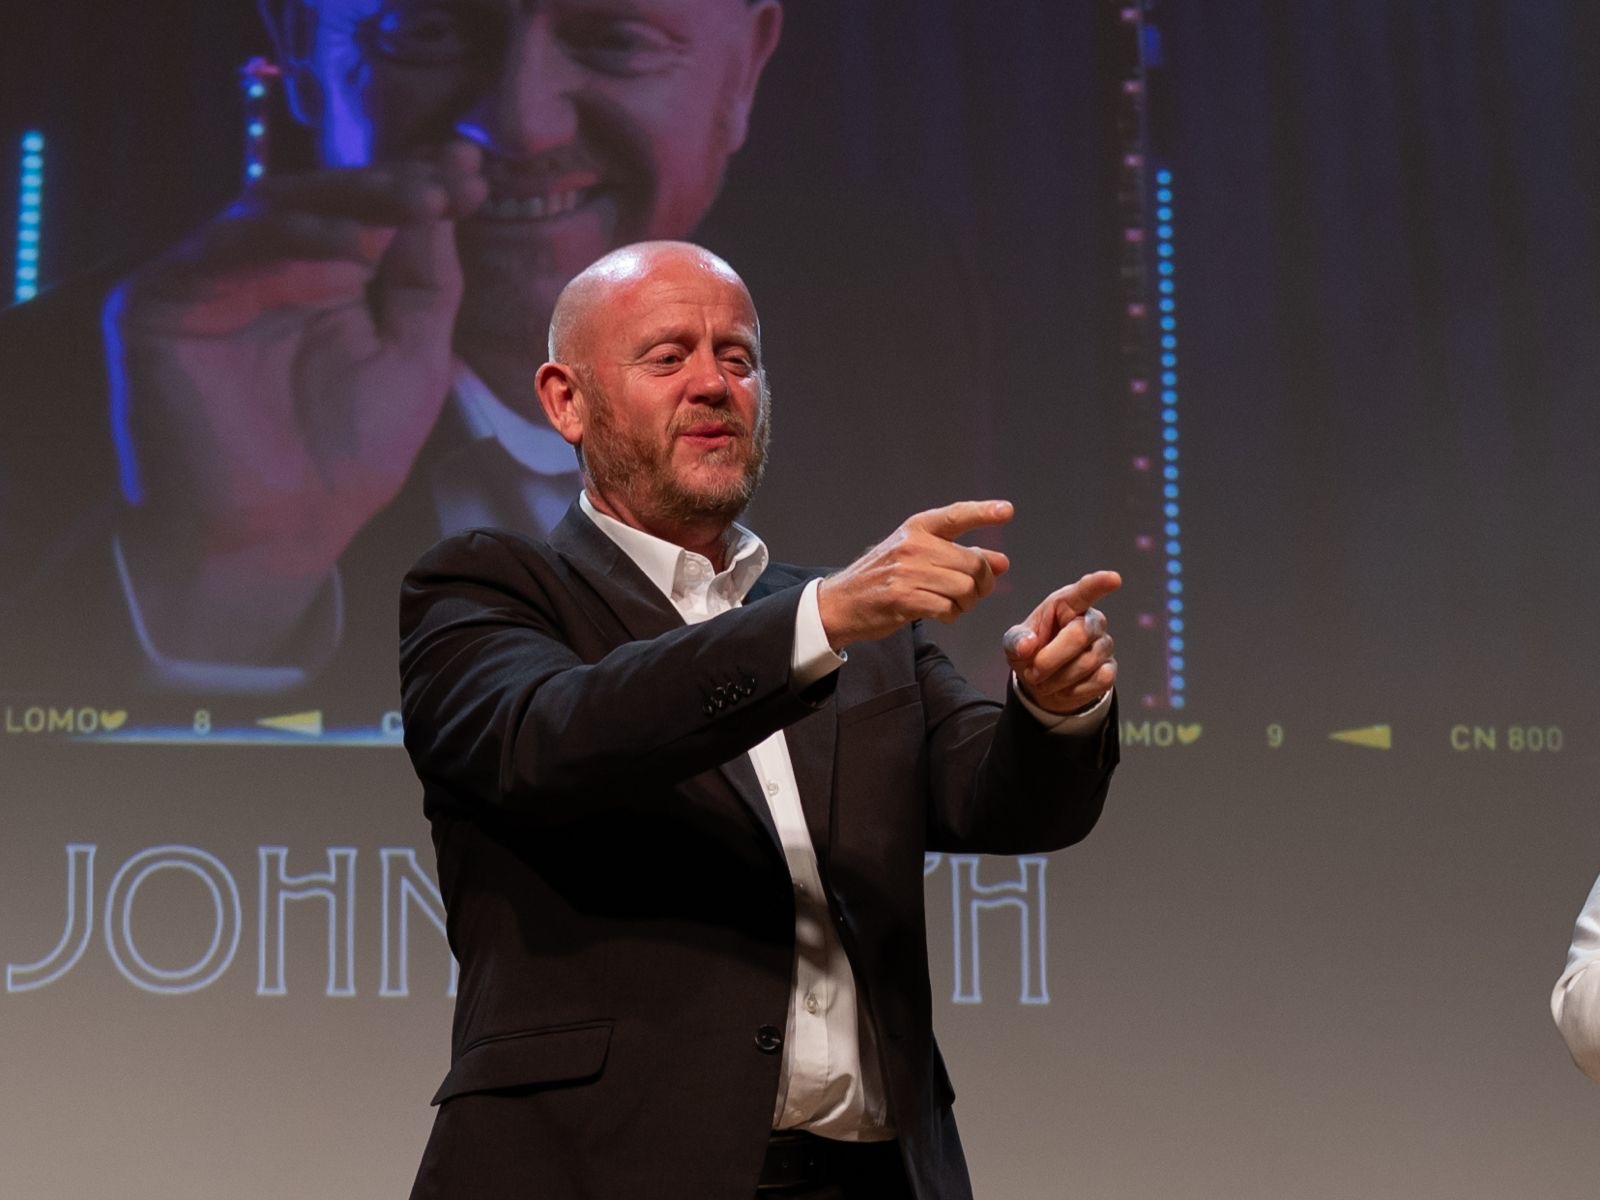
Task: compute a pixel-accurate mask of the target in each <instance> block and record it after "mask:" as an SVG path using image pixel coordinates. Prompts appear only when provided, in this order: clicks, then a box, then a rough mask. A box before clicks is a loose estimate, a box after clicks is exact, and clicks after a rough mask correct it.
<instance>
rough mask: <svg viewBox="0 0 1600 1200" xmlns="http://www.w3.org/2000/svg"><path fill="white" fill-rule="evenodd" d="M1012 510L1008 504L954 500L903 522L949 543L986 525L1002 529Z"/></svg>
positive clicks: (1005, 501) (1002, 501)
mask: <svg viewBox="0 0 1600 1200" xmlns="http://www.w3.org/2000/svg"><path fill="white" fill-rule="evenodd" d="M1013 511H1014V510H1013V509H1012V507H1011V501H1009V500H958V501H956V502H955V503H954V504H946V505H945V506H944V507H943V508H930V509H927V510H926V511H924V512H919V513H917V514H915V515H914V516H911V517H908V518H907V519H906V524H907V525H909V526H911V527H913V528H916V529H921V530H923V531H925V532H927V533H931V534H933V536H934V537H940V538H944V539H945V540H946V541H953V540H954V539H956V538H958V537H960V536H961V535H962V534H963V533H970V532H971V531H972V530H974V529H981V528H983V527H984V526H986V525H1004V524H1005V523H1006V522H1007V521H1009V520H1011V514H1012V512H1013Z"/></svg>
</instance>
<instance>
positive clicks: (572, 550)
mask: <svg viewBox="0 0 1600 1200" xmlns="http://www.w3.org/2000/svg"><path fill="white" fill-rule="evenodd" d="M549 541H550V545H551V546H552V547H553V548H554V549H555V551H556V553H557V554H559V555H560V556H561V558H562V559H563V560H564V561H565V562H566V563H567V565H568V566H569V567H571V569H572V570H573V571H574V572H575V573H576V574H577V575H578V576H579V578H580V579H581V580H582V581H583V583H584V584H586V585H587V587H588V589H589V590H590V591H591V592H593V593H594V595H595V597H596V598H597V599H598V600H599V601H600V603H601V604H602V605H604V607H605V608H606V609H608V610H609V611H610V613H611V615H612V616H613V617H615V618H616V621H617V623H618V624H619V625H620V626H621V628H622V631H623V635H622V636H618V637H617V638H616V643H617V644H618V645H621V644H622V643H623V642H624V641H628V640H632V641H648V640H649V639H651V638H656V637H660V636H661V635H662V634H665V633H670V632H671V631H672V630H674V629H682V628H683V624H684V622H683V618H682V617H681V616H680V615H679V614H678V610H677V609H675V608H673V607H672V602H671V601H670V600H668V599H667V597H665V596H663V595H662V594H661V590H660V589H659V588H657V587H656V585H655V584H653V583H652V582H650V577H649V576H648V575H646V574H645V573H644V572H643V571H641V570H640V569H639V567H638V566H637V565H635V563H634V561H633V560H632V559H631V558H629V557H628V556H627V555H626V554H625V553H624V552H623V550H622V547H620V546H618V545H617V544H616V543H615V542H613V541H612V540H611V539H610V538H608V537H607V536H606V535H605V534H604V533H603V532H601V530H600V529H599V527H598V526H596V525H595V523H594V522H593V521H591V520H590V519H589V518H588V517H587V516H585V515H584V512H583V510H582V509H581V508H580V507H578V504H577V502H576V501H574V502H573V503H572V506H571V507H570V508H568V509H567V515H566V516H564V517H563V518H562V519H561V521H560V523H559V524H558V525H557V526H556V527H555V528H554V529H553V530H551V531H550V538H549ZM763 578H765V577H764V576H763ZM758 582H759V581H758ZM719 770H720V773H721V775H722V777H723V778H724V779H725V780H726V781H727V783H728V786H729V787H731V788H732V789H733V791H734V792H735V793H736V794H737V795H738V797H739V799H740V800H742V801H743V802H744V804H745V807H746V808H748V809H749V810H750V812H751V814H752V815H753V816H754V817H755V818H756V820H757V821H758V822H759V823H760V825H761V827H762V828H763V829H765V830H766V831H767V836H768V837H769V838H771V839H772V844H773V846H774V847H775V848H780V849H781V842H780V841H779V839H778V828H777V826H776V825H775V824H774V823H773V820H772V810H771V808H769V807H768V805H767V798H766V794H765V793H764V792H763V791H762V789H761V783H760V781H759V780H758V779H757V778H756V770H755V767H754V766H753V765H752V764H751V762H750V756H749V755H748V754H739V755H736V756H735V757H733V758H732V759H730V760H729V761H727V762H725V763H723V764H722V766H721V767H720V768H719ZM801 795H802V796H804V792H802V793H801ZM808 819H809V818H808Z"/></svg>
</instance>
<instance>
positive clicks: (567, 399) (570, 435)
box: [533, 362, 585, 446]
mask: <svg viewBox="0 0 1600 1200" xmlns="http://www.w3.org/2000/svg"><path fill="white" fill-rule="evenodd" d="M533 386H534V389H535V390H536V391H537V392H538V393H539V407H540V408H542V409H544V416H545V420H547V421H549V422H550V428H551V429H554V430H555V431H556V432H557V433H559V434H560V435H561V437H562V440H563V441H565V442H566V443H567V444H568V445H569V446H577V445H581V444H582V442H583V418H584V404H585V399H584V395H583V388H582V386H581V385H580V384H579V382H578V377H577V375H576V374H574V373H573V370H572V368H571V367H569V366H567V364H566V363H558V362H547V363H545V364H544V366H542V367H540V368H539V371H538V373H537V374H536V375H534V377H533Z"/></svg>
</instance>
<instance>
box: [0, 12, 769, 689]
mask: <svg viewBox="0 0 1600 1200" xmlns="http://www.w3.org/2000/svg"><path fill="white" fill-rule="evenodd" d="M262 11H263V16H264V17H265V18H266V20H267V23H268V25H269V27H270V29H271V31H272V34H273V40H274V43H275V45H276V47H277V57H278V61H279V65H280V67H281V70H282V77H283V82H284V86H285V90H286V96H287V98H288V100H289V103H290V106H291V108H292V110H293V112H294V113H295V115H296V116H297V117H298V118H299V119H300V120H301V121H302V122H303V123H304V124H305V125H306V126H307V127H308V128H309V129H310V130H311V132H312V134H313V137H314V142H315V145H316V148H317V157H318V159H319V163H318V164H317V165H316V166H315V167H314V168H313V169H309V170H287V171H273V172H270V173H269V174H268V175H267V176H266V177H265V178H264V179H262V180H261V181H260V182H259V183H257V184H256V185H254V186H252V187H250V188H249V189H247V190H246V192H245V193H244V194H243V195H241V196H240V197H239V198H238V200H237V201H236V202H235V203H233V204H232V205H230V206H229V207H228V208H227V209H226V210H225V211H224V212H222V213H220V214H219V215H217V216H216V217H215V218H214V219H212V220H211V221H209V222H207V223H206V224H205V225H203V226H202V227H201V228H200V229H198V230H197V231H196V232H194V233H193V235H192V236H190V237H188V238H187V239H185V240H183V241H182V242H181V243H180V244H178V245H176V246H174V247H171V248H170V249H168V250H166V251H165V252H163V253H160V254H158V255H157V256H156V257H154V258H153V259H150V260H149V261H146V262H144V263H143V264H142V265H139V266H138V267H137V269H135V270H133V271H132V272H131V273H130V274H127V275H125V276H124V277H123V278H121V279H120V280H119V281H118V282H117V283H116V284H115V286H114V287H113V288H112V289H111V291H110V294H109V298H108V299H106V301H105V303H104V309H103V328H104V354H105V363H104V380H105V382H101V381H98V380H96V381H95V382H94V383H92V384H90V385H89V386H86V387H82V388H75V389H66V390H69V391H77V392H80V393H81V392H88V393H91V394H94V393H96V392H98V393H101V394H104V393H106V392H107V391H108V392H109V394H108V395H106V397H105V398H106V401H107V404H108V407H109V415H110V423H111V429H112V434H113V437H112V445H113V446H114V452H115V459H116V461H115V472H116V475H117V482H118V484H119V491H120V498H119V501H118V502H114V503H111V504H108V505H106V506H104V507H103V508H102V509H101V510H99V511H97V512H94V513H89V514H86V515H84V516H83V517H82V518H81V519H79V520H78V521H77V522H76V523H75V526H74V534H73V535H72V536H71V537H69V538H66V539H63V538H61V537H59V536H57V537H54V538H46V537H41V536H39V535H38V534H37V531H36V530H35V532H34V533H32V534H30V532H29V527H30V526H31V524H32V523H31V522H29V521H28V520H27V517H28V515H29V513H28V510H29V508H30V503H31V502H30V500H29V497H28V494H27V493H28V484H29V473H28V470H27V468H26V467H22V468H19V469H18V470H17V471H14V472H11V473H10V474H11V478H12V481H13V487H12V489H11V491H12V492H13V494H12V495H10V496H7V497H5V498H4V499H5V501H6V507H7V508H8V509H9V512H8V514H7V518H8V519H7V518H0V547H4V546H10V547H13V548H15V549H16V555H15V557H16V560H17V565H19V566H21V567H22V568H23V571H24V573H25V574H26V576H27V579H26V580H25V581H24V582H23V583H21V584H19V583H18V582H17V581H16V580H13V581H12V583H11V584H8V585H7V588H6V589H5V593H3V594H0V599H4V600H5V601H7V602H8V607H10V608H11V609H12V611H13V612H14V613H17V614H18V617H17V619H15V620H14V621H12V622H10V623H9V624H10V627H11V630H12V631H22V630H26V629H28V628H29V627H35V628H36V627H37V625H38V623H39V622H37V621H35V620H31V619H30V618H29V612H30V609H39V608H40V607H41V606H43V607H44V608H46V609H47V608H48V606H50V605H52V604H56V603H58V602H59V598H60V597H63V596H69V595H70V596H79V597H82V596H86V595H92V596H96V597H99V598H100V600H99V603H98V604H97V605H96V606H95V610H94V612H93V614H92V617H91V619H88V620H86V621H84V622H83V625H84V626H85V628H84V636H83V638H82V639H81V641H82V643H83V644H82V645H81V646H80V647H78V648H77V649H76V651H75V650H74V648H70V647H69V648H66V649H65V650H63V648H61V647H48V648H46V647H42V646H40V645H39V644H38V641H39V639H37V638H34V639H31V640H30V639H27V638H24V637H23V636H21V633H20V632H17V633H16V634H15V636H14V635H13V632H10V631H8V632H7V633H5V634H0V663H4V664H6V665H7V666H8V668H9V669H8V672H7V674H8V676H9V678H10V680H11V681H12V682H13V683H15V681H17V680H19V679H24V680H26V679H31V678H38V677H47V678H50V679H60V678H63V677H66V678H71V677H72V676H73V675H74V671H73V668H72V666H71V660H72V659H73V657H74V654H75V653H77V652H81V653H82V654H83V657H84V659H85V661H86V664H87V663H92V669H91V670H88V671H87V672H85V674H87V675H88V676H90V677H92V678H93V679H94V680H95V681H96V682H97V683H99V684H106V685H111V686H117V685H119V684H120V683H122V682H123V681H126V682H131V683H134V684H135V685H137V686H154V687H156V688H160V689H166V690H179V691H188V692H216V693H223V694H249V693H257V694H260V693H281V692H285V691H288V690H292V689H294V688H297V687H300V686H302V685H305V684H309V683H312V682H314V681H316V680H317V679H318V678H319V677H321V678H326V677H327V676H328V674H329V672H330V667H331V666H332V665H333V664H334V663H335V661H336V660H340V659H343V660H345V661H347V662H350V663H354V664H357V665H356V667H355V668H354V669H355V670H356V671H358V672H359V671H360V670H361V664H365V663H370V662H381V661H383V658H384V657H385V655H384V654H383V653H381V652H380V653H377V654H372V653H370V651H371V650H373V649H375V648H376V647H378V646H382V645H386V644H387V643H388V642H389V641H390V640H391V639H392V624H393V620H392V617H391V616H389V613H390V610H391V609H392V602H393V601H392V593H393V590H394V586H395V583H394V581H395V580H396V579H397V578H398V576H399V573H400V571H401V570H403V568H404V566H405V564H406V563H407V562H409V561H410V560H411V559H412V558H413V557H414V556H415V554H416V553H417V552H418V551H419V550H420V549H421V548H423V547H425V546H426V545H428V544H430V543H431V542H432V541H434V540H435V539H437V538H438V537H439V536H441V534H443V533H446V532H449V531H451V530H454V529H459V528H462V527H465V526H470V525H497V526H504V527H509V528H515V529H522V530H525V531H528V532H530V533H540V532H543V531H544V530H546V529H548V528H549V527H550V526H551V525H552V524H553V523H554V522H555V520H556V519H558V518H559V516H560V515H561V513H562V512H563V511H564V510H565V508H566V505H567V503H568V502H569V501H570V500H571V498H572V496H573V495H575V494H576V490H577V474H576V465H575V463H574V461H573V457H572V454H571V451H570V450H569V449H568V448H567V447H566V445H565V444H564V443H562V442H561V440H560V439H559V438H558V437H556V436H555V435H554V434H553V433H552V432H551V431H550V430H549V429H548V427H547V426H546V425H545V424H544V421H543V418H542V416H540V415H539V413H538V406H537V403H536V402H535V401H534V399H533V375H534V371H535V370H536V368H537V367H538V365H539V363H540V362H542V361H543V358H544V332H545V328H546V326H547V325H548V322H549V317H550V310H551V306H552V305H553V303H554V300H555V297H556V295H557V294H558V292H559V291H560V289H561V287H562V286H563V285H564V284H565V283H566V282H567V280H569V279H570V278H571V277H572V276H573V275H574V274H576V273H577V272H578V271H579V270H581V269H582V268H583V267H584V266H586V265H587V264H588V263H590V262H592V261H593V260H594V259H595V258H597V257H599V256H600V255H601V254H603V253H605V252H606V251H607V250H609V249H611V248H613V247H615V246H617V245H620V244H623V243H626V242H630V241H633V240H636V239H639V238H647V237H648V238H654V237H680V236H683V235H685V234H687V233H688V232H690V231H691V230H692V229H693V228H694V227H695V225H696V223H697V222H698V221H699V220H700V218H701V217H702V216H703V215H704V213H705V212H706V210H707V208H708V207H709V206H710V204H711V202H712V201H713V199H714V198H715V196H716V195H717V192H718V189H719V186H720V182H721V179H722V176H723V172H724V168H725V166H726V163H727V161H728V158H729V156H730V155H732V154H733V153H734V152H735V151H736V150H737V149H738V148H739V146H740V144H741V143H742V142H743V140H744V137H745V132H746V128H747V123H748V117H749V114H750V110H751V106H752V104H753V101H754V98H755V94H756V90H757V85H758V83H759V81H760V78H761V74H762V70H763V68H764V66H765V65H766V62H767V60H768V57H769V56H770V55H771V54H772V52H773V50H774V49H775V47H776V45H777V42H778V38H779V33H780V29H781V25H782V12H781V9H780V7H779V5H778V3H777V2H776V0H756V2H753V3H752V2H750V0H644V2H643V3H635V4H630V5H628V6H627V8H626V10H625V11H622V10H618V9H617V8H616V7H615V6H609V5H601V4H595V3H591V2H589V0H563V2H562V3H560V4H552V5H543V4H541V5H534V6H516V5H498V4H486V3H471V2H444V3H441V2H434V0H429V2H426V3H424V2H421V0H394V2H388V3H384V2H379V0H284V2H283V3H277V2H276V0H264V3H263V6H262ZM14 324H15V323H14ZM5 333H6V331H4V330H0V340H5V339H4V335H5ZM9 340H13V341H24V342H25V341H30V340H34V339H29V338H27V337H24V336H16V337H14V338H12V339H9ZM86 340H87V339H85V338H82V337H79V338H78V339H77V344H79V345H81V344H82V343H83V342H84V341H86ZM20 353H23V351H22V350H20V349H8V350H7V351H6V358H7V359H8V361H10V360H11V359H12V358H13V357H14V356H15V355H17V354H20ZM80 357H81V355H80ZM8 374H14V375H16V376H20V377H29V376H33V377H38V376H39V375H40V372H39V371H37V370H34V371H29V370H27V369H18V370H16V371H11V372H8ZM96 374H98V372H96ZM58 390H59V389H58ZM105 411H106V409H105V408H104V407H102V409H101V412H102V414H103V413H105ZM101 421H102V422H103V421H104V416H102V417H101ZM47 482H48V480H47V477H45V476H44V475H43V474H42V471H41V477H40V485H41V489H42V488H43V486H45V485H46V484H47ZM41 507H42V505H41ZM50 520H51V521H52V522H53V523H54V524H56V525H57V526H58V528H57V529H56V530H55V532H56V533H57V534H58V535H59V534H60V532H61V531H60V529H59V525H60V521H59V518H57V517H52V518H51V519H50ZM30 536H36V537H39V540H40V541H41V542H42V543H43V549H42V550H39V551H37V552H31V553H30V552H28V551H29V537H30ZM6 557H7V558H8V559H9V558H12V557H13V555H12V554H11V553H7V554H6ZM364 639H366V644H363V641H364ZM368 673H371V672H368ZM384 683H385V684H386V685H387V684H388V680H387V679H386V678H385V679H384ZM386 690H387V688H386ZM384 707H386V705H384Z"/></svg>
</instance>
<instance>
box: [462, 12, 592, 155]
mask: <svg viewBox="0 0 1600 1200" xmlns="http://www.w3.org/2000/svg"><path fill="white" fill-rule="evenodd" d="M485 69H486V75H485V78H484V79H483V80H482V81H481V84H480V86H479V90H478V93H477V98H476V100H475V101H474V103H473V105H472V107H471V109H470V110H469V111H468V112H467V114H466V115H465V116H464V117H463V118H462V119H461V121H460V122H459V123H458V125H457V128H458V131H459V132H460V133H461V135H462V136H463V137H466V138H470V139H471V140H472V141H475V142H477V143H478V144H479V145H481V146H482V147H483V148H484V149H485V150H486V151H489V152H490V153H492V154H496V155H499V156H501V157H503V158H513V159H515V158H532V157H534V156H536V155H539V154H545V153H548V152H550V151H552V150H556V149H559V148H560V147H563V146H567V145H570V144H571V143H572V142H573V141H574V140H575V139H576V137H577V133H578V115H577V107H576V105H575V103H574V101H573V97H574V95H575V94H576V93H577V92H578V90H579V89H580V88H581V87H582V84H583V72H582V68H581V67H579V66H578V64H576V63H574V62H573V61H572V59H571V58H570V57H569V56H568V55H567V54H566V53H564V50H563V47H562V45H561V42H560V41H559V40H558V39H557V38H556V36H555V33H554V31H553V30H552V29H551V26H550V18H549V16H548V15H547V14H545V13H543V12H540V13H536V14H534V15H526V14H524V15H520V16H519V17H518V18H517V19H516V21H515V24H514V25H513V26H512V29H511V32H510V37H509V39H508V40H507V43H506V47H505V53H504V55H503V56H502V57H501V58H500V60H499V62H498V63H497V64H491V65H487V66H486V68H485Z"/></svg>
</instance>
